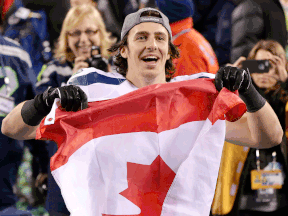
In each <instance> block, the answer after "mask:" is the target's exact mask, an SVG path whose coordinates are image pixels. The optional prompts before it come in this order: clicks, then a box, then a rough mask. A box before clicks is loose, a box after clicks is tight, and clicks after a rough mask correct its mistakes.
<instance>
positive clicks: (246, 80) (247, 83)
mask: <svg viewBox="0 0 288 216" xmlns="http://www.w3.org/2000/svg"><path fill="white" fill-rule="evenodd" d="M244 71H245V75H244V76H245V77H244V81H243V84H242V87H243V89H244V88H245V90H247V89H248V88H249V86H250V85H251V76H250V73H249V71H247V70H244ZM240 87H241V86H240Z"/></svg>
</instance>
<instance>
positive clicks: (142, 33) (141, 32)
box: [135, 31, 149, 35]
mask: <svg viewBox="0 0 288 216" xmlns="http://www.w3.org/2000/svg"><path fill="white" fill-rule="evenodd" d="M144 34H149V32H147V31H140V32H137V33H136V34H135V35H144Z"/></svg>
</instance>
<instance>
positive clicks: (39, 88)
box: [36, 59, 73, 94]
mask: <svg viewBox="0 0 288 216" xmlns="http://www.w3.org/2000/svg"><path fill="white" fill-rule="evenodd" d="M72 70H73V65H72V63H70V62H65V63H60V62H59V61H58V60H56V59H55V60H52V61H51V62H49V63H48V64H47V65H44V66H43V68H42V70H41V72H40V73H39V75H38V77H37V81H38V82H37V83H36V92H37V94H39V93H43V92H44V91H45V90H46V89H47V88H48V87H49V86H51V87H52V88H55V87H61V86H63V85H65V84H66V83H67V81H68V79H69V78H70V77H71V76H72V74H73V71H72Z"/></svg>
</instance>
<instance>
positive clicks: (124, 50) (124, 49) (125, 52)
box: [120, 46, 128, 59]
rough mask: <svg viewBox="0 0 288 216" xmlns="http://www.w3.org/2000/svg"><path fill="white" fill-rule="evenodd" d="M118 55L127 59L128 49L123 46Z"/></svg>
mask: <svg viewBox="0 0 288 216" xmlns="http://www.w3.org/2000/svg"><path fill="white" fill-rule="evenodd" d="M120 55H121V56H122V57H123V58H125V59H127V58H128V47H127V46H123V47H122V48H121V49H120Z"/></svg>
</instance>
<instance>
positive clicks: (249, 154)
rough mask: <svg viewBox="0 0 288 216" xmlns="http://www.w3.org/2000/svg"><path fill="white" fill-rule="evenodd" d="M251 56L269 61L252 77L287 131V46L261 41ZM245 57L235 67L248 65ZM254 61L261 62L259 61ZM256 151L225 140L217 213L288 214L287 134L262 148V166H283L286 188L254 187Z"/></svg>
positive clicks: (284, 186) (248, 214)
mask: <svg viewBox="0 0 288 216" xmlns="http://www.w3.org/2000/svg"><path fill="white" fill-rule="evenodd" d="M247 59H248V60H269V64H270V66H269V71H268V72H261V71H260V70H259V69H257V71H254V69H253V70H252V69H251V67H250V72H251V77H252V80H253V84H254V86H255V88H257V90H258V91H259V92H260V94H261V95H262V96H263V97H265V98H266V100H267V101H268V102H269V104H270V105H271V107H272V108H273V109H274V111H275V113H276V114H277V116H278V118H279V120H280V123H281V126H282V128H283V130H284V131H285V128H286V125H285V106H286V104H287V101H288V80H287V77H288V74H287V60H286V58H285V51H284V49H283V47H282V46H281V45H280V44H279V43H278V42H276V41H272V40H266V41H265V40H261V41H259V42H258V43H257V44H256V45H255V46H254V48H253V49H252V50H251V51H250V53H249V55H248V58H247ZM245 60H246V58H245V57H240V58H239V59H238V60H237V61H236V62H235V63H234V64H233V65H232V66H234V67H240V68H241V67H243V66H244V61H245ZM254 63H257V64H258V62H254ZM248 68H249V67H248ZM244 69H245V68H244ZM260 69H261V68H260ZM263 69H264V68H263ZM271 127H273V125H271ZM256 151H257V150H256V149H249V148H247V147H241V146H236V145H233V144H230V143H225V145H224V149H223V154H222V161H221V166H220V171H219V175H218V182H217V187H216V192H215V196H214V202H213V205H212V213H213V215H228V216H230V215H231V216H232V215H233V216H234V215H236V216H237V215H240V216H250V215H251V216H252V215H277V216H278V215H280V216H282V215H283V216H284V215H287V211H288V182H287V174H288V169H287V144H286V135H285V133H284V136H283V140H282V143H281V144H280V145H279V146H276V147H273V148H271V149H260V150H259V155H260V169H261V170H273V167H274V168H276V169H280V170H281V174H282V176H283V177H284V180H283V179H282V181H283V182H284V184H283V185H282V189H272V188H271V187H270V188H268V189H264V190H252V189H251V173H250V172H251V170H257V164H256ZM274 152H275V153H276V162H275V163H272V161H273V157H272V154H273V153H274ZM275 153H274V154H275ZM272 165H273V166H272ZM279 176H281V175H279ZM285 176H286V177H285ZM279 182H281V181H279Z"/></svg>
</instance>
